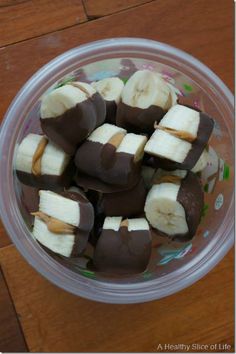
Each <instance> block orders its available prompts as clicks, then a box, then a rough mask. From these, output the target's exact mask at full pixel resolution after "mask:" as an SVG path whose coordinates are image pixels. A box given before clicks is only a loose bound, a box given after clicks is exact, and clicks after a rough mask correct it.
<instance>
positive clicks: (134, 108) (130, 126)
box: [116, 70, 177, 134]
mask: <svg viewBox="0 0 236 354" xmlns="http://www.w3.org/2000/svg"><path fill="white" fill-rule="evenodd" d="M176 99H177V98H176V95H175V94H174V92H173V90H172V88H170V86H168V85H167V83H166V82H165V81H164V80H163V79H162V78H161V76H160V75H159V74H157V73H154V72H152V71H149V70H139V71H136V72H135V73H134V74H133V75H132V76H131V77H130V78H129V80H128V81H127V83H126V85H125V87H124V89H123V91H122V95H121V102H120V103H119V105H118V109H117V118H116V122H117V125H118V126H120V127H123V128H125V129H127V130H128V131H131V132H134V133H147V134H151V133H152V132H153V126H154V122H155V121H158V122H159V121H160V119H161V118H162V117H163V116H164V114H165V113H166V111H167V110H168V109H169V108H170V107H171V106H172V105H173V104H175V103H176Z"/></svg>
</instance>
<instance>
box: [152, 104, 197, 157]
mask: <svg viewBox="0 0 236 354" xmlns="http://www.w3.org/2000/svg"><path fill="white" fill-rule="evenodd" d="M199 123H200V114H199V112H197V111H195V110H193V109H191V108H188V107H185V106H182V105H178V104H176V105H174V106H173V107H172V108H171V109H170V110H169V111H168V112H167V113H166V114H165V115H164V117H163V118H162V120H161V121H160V123H159V126H160V127H163V128H167V129H172V130H174V131H176V132H179V133H182V132H183V133H184V134H189V136H191V137H195V138H196V137H197V134H198V128H199ZM191 148H192V143H191V142H190V141H187V140H186V139H184V138H180V137H177V136H174V135H173V134H171V132H170V131H164V130H160V129H157V130H156V131H155V132H154V133H153V134H152V136H151V138H150V139H149V141H148V142H147V144H146V146H145V152H147V153H148V154H150V155H154V156H159V157H162V158H166V159H169V160H171V161H175V162H178V163H183V162H184V160H185V158H186V157H187V155H188V153H189V152H190V150H191Z"/></svg>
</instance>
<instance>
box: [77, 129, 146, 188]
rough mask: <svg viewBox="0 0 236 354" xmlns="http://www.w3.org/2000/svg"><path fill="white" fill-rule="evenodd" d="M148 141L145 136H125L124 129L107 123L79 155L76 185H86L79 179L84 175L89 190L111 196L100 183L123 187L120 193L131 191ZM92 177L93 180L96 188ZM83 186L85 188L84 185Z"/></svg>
mask: <svg viewBox="0 0 236 354" xmlns="http://www.w3.org/2000/svg"><path fill="white" fill-rule="evenodd" d="M146 141H147V138H146V137H145V136H142V135H136V134H132V133H131V134H126V130H125V129H122V128H119V127H117V126H115V125H111V124H108V123H106V124H103V125H102V126H100V127H99V128H97V129H96V130H95V131H94V132H93V133H92V134H91V135H90V136H89V137H88V139H87V140H86V141H85V142H84V143H83V144H82V145H81V146H80V147H79V149H78V150H77V152H76V156H75V164H76V166H77V168H78V174H77V177H76V181H77V183H78V184H79V183H83V181H82V180H79V175H80V174H82V175H88V176H89V180H90V187H89V188H90V189H95V190H101V189H102V191H104V192H109V190H108V191H107V190H105V188H104V190H103V188H102V185H101V184H100V185H99V183H98V182H99V181H101V182H102V183H105V184H108V185H112V186H119V188H120V187H121V186H122V188H120V190H122V189H123V190H125V189H128V188H132V187H133V186H134V185H135V184H136V183H137V182H138V180H139V178H140V170H141V161H142V157H143V154H144V145H145V143H146ZM91 177H92V178H93V179H94V184H93V183H92V181H93V179H91ZM96 181H98V182H96ZM80 185H81V186H82V187H86V186H85V185H83V184H80ZM98 185H99V187H98ZM100 187H101V188H100ZM97 188H99V189H97ZM110 191H111V190H110Z"/></svg>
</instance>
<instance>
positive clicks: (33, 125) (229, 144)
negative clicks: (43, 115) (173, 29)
mask: <svg viewBox="0 0 236 354" xmlns="http://www.w3.org/2000/svg"><path fill="white" fill-rule="evenodd" d="M140 68H148V69H150V70H155V71H158V72H159V73H161V74H162V76H163V78H164V79H165V80H167V81H169V82H170V83H172V84H174V85H175V86H176V87H177V88H178V89H179V92H180V94H181V95H183V96H187V97H188V99H189V100H190V101H191V102H192V104H193V105H195V106H198V107H200V108H201V109H202V110H203V111H205V112H206V113H208V114H210V115H212V116H213V117H214V118H215V119H216V122H217V124H216V126H215V129H214V133H213V137H212V139H211V142H210V145H211V146H212V147H213V148H214V150H215V151H216V154H217V155H218V156H217V155H216V154H215V152H214V150H212V164H213V165H214V164H217V166H208V170H207V171H206V172H204V173H205V175H204V176H203V177H204V178H205V182H204V183H205V190H207V189H208V193H206V194H205V199H206V205H205V211H204V214H205V215H204V217H203V219H202V222H201V224H200V226H199V228H198V232H197V235H196V236H195V237H194V239H193V240H192V241H190V242H187V243H185V244H183V243H175V244H172V243H166V244H164V245H162V244H159V243H158V238H157V242H155V241H154V244H153V252H152V259H151V262H150V265H149V267H148V270H147V271H146V272H144V273H143V274H139V275H137V276H133V277H127V278H115V277H108V276H103V275H101V274H98V273H96V272H93V271H91V270H88V269H86V262H83V261H84V259H81V264H77V265H76V266H75V267H73V266H71V267H67V266H65V264H63V262H57V260H55V259H54V258H53V257H50V256H49V255H48V253H46V252H45V251H44V250H43V249H42V248H41V247H40V246H39V245H38V243H37V242H36V241H35V240H34V239H33V238H32V236H31V233H30V227H29V220H28V213H27V211H26V208H25V204H24V200H23V199H22V186H21V185H20V184H19V182H18V180H17V178H16V176H15V174H14V173H13V170H14V169H13V164H14V151H15V148H16V146H17V144H18V143H19V142H20V141H21V140H22V138H23V137H24V136H25V135H26V134H28V133H29V132H40V126H39V121H38V110H39V99H40V97H41V95H42V94H43V93H44V92H45V91H46V90H47V89H50V87H51V86H52V85H54V84H55V82H57V81H58V80H60V79H62V78H63V77H65V76H68V75H69V76H71V75H74V76H76V77H78V78H79V79H81V80H83V79H88V80H96V79H100V78H103V77H107V76H112V75H119V76H121V77H122V78H123V79H126V78H127V77H128V76H129V75H131V73H132V72H134V71H135V70H137V69H140ZM233 116H234V108H233V96H232V94H231V92H230V91H229V90H228V88H227V87H226V86H225V85H224V83H223V82H222V81H221V80H220V79H219V78H218V77H217V76H216V75H215V74H214V73H213V72H212V71H211V70H209V69H208V68H207V67H206V66H205V65H203V64H202V63H201V62H199V61H198V60H196V59H195V58H193V57H192V56H190V55H188V54H186V53H184V52H182V51H180V50H178V49H176V48H173V47H171V46H168V45H166V44H163V43H158V42H155V41H151V40H146V39H137V38H136V39H134V38H116V39H107V40H102V41H97V42H93V43H89V44H87V45H83V46H80V47H78V48H75V49H72V50H70V51H68V52H66V53H64V54H62V55H60V56H59V57H57V58H55V59H54V60H52V61H51V62H49V63H48V64H47V65H45V66H44V67H43V68H41V69H40V70H39V71H38V72H37V73H36V74H35V75H33V76H32V77H31V79H30V80H29V81H28V82H27V83H26V84H25V85H24V87H23V88H22V89H21V90H20V92H19V93H18V94H17V96H16V97H15V99H14V101H13V102H12V104H11V106H10V108H9V110H8V112H7V113H6V116H5V119H4V121H3V124H2V127H1V135H0V151H1V159H0V191H1V203H0V212H1V218H2V221H3V224H4V226H5V228H6V230H7V232H8V234H9V236H10V237H11V239H12V241H13V242H14V244H15V245H16V247H17V248H18V250H19V251H20V252H21V254H22V255H23V256H24V257H25V259H26V260H27V261H28V262H29V263H30V264H31V265H32V266H33V267H34V268H35V269H36V270H37V271H38V272H40V273H41V274H42V275H43V276H45V277H46V278H47V279H48V280H50V281H51V282H53V283H54V284H56V285H58V286H59V287H61V288H63V289H65V290H67V291H69V292H71V293H74V294H76V295H79V296H82V297H85V298H88V299H92V300H96V301H101V302H108V303H135V302H144V301H150V300H154V299H159V298H162V297H164V296H167V295H170V294H173V293H175V292H177V291H179V290H181V289H183V288H185V287H187V286H189V285H190V284H192V283H194V282H196V281H197V280H198V279H199V278H201V277H202V276H204V275H205V274H206V273H207V272H209V271H210V270H211V269H212V268H213V267H214V266H215V265H216V264H217V263H218V262H219V261H220V260H221V259H222V258H223V256H224V255H225V254H226V253H227V251H228V250H229V249H230V247H231V246H232V245H233V241H234V237H233V215H234V214H233V180H234V179H233V176H232V172H233ZM229 171H230V176H229ZM31 192H32V191H31Z"/></svg>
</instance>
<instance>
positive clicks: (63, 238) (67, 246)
mask: <svg viewBox="0 0 236 354" xmlns="http://www.w3.org/2000/svg"><path fill="white" fill-rule="evenodd" d="M32 235H33V237H34V238H35V239H36V240H37V241H39V242H40V243H41V244H42V245H43V246H45V247H47V248H48V249H50V250H51V251H53V252H55V253H58V254H61V255H62V256H65V257H70V256H71V253H72V250H73V246H74V242H75V235H71V234H62V235H58V234H55V233H53V232H51V231H49V230H48V228H47V224H46V223H45V222H44V221H42V220H41V219H40V218H38V217H37V216H36V217H35V220H34V228H33V233H32Z"/></svg>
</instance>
